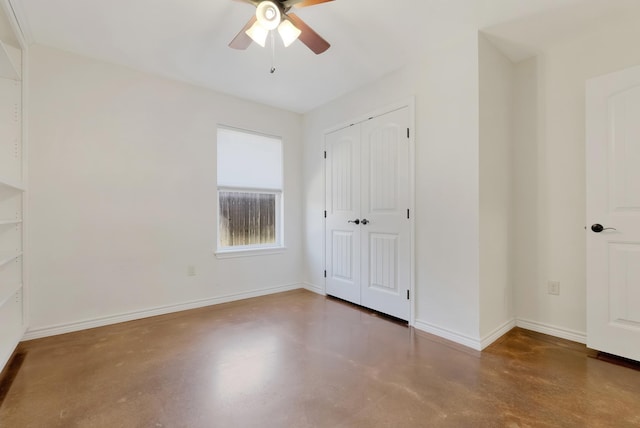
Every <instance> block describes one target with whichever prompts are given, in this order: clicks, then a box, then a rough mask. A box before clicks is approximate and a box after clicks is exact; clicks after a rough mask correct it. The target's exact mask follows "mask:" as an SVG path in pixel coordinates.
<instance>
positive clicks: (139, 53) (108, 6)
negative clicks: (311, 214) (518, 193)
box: [10, 0, 640, 113]
mask: <svg viewBox="0 0 640 428" xmlns="http://www.w3.org/2000/svg"><path fill="white" fill-rule="evenodd" d="M10 3H11V4H12V6H13V8H14V10H15V12H16V14H17V16H18V19H19V21H20V25H21V27H22V28H23V32H24V33H25V37H26V39H27V40H28V41H29V42H31V43H38V44H42V45H48V46H52V47H56V48H59V49H63V50H66V51H70V52H75V53H78V54H82V55H85V56H89V57H93V58H97V59H101V60H105V61H109V62H113V63H117V64H123V65H126V66H129V67H132V68H134V69H138V70H143V71H148V72H151V73H155V74H159V75H162V76H167V77H170V78H174V79H178V80H181V81H185V82H190V83H194V84H197V85H200V86H204V87H207V88H211V89H214V90H217V91H220V92H224V93H227V94H231V95H235V96H238V97H242V98H246V99H250V100H253V101H256V102H260V103H265V104H268V105H273V106H276V107H280V108H284V109H287V110H291V111H295V112H301V113H302V112H306V111H309V110H311V109H313V108H315V107H317V106H319V105H322V104H324V103H326V102H328V101H330V100H332V99H334V98H336V97H338V96H340V95H342V94H345V93H347V92H349V91H352V90H354V89H356V88H357V87H359V86H362V85H364V84H366V83H369V82H372V81H375V80H377V79H379V78H380V77H382V76H384V75H385V74H388V73H389V72H391V71H393V70H396V69H398V68H401V67H402V66H404V65H405V64H408V63H410V62H412V61H414V60H416V59H417V58H421V57H423V56H424V55H427V54H428V53H429V51H430V50H431V49H437V48H439V47H440V46H441V45H442V44H443V43H445V42H446V40H448V39H450V38H452V37H456V35H458V34H460V32H461V31H469V29H473V28H475V29H491V28H493V29H494V30H495V31H493V33H492V34H494V36H493V37H494V39H495V40H497V41H498V42H500V41H502V42H503V43H502V44H503V46H504V49H505V50H506V51H508V53H509V54H510V55H511V57H512V58H513V59H519V58H521V57H522V56H523V55H526V54H527V53H528V52H529V51H531V52H533V51H535V50H536V49H537V48H540V46H539V44H540V43H541V42H540V41H539V40H538V39H540V38H541V37H540V35H541V34H542V35H544V37H542V38H541V39H543V41H544V43H547V44H548V43H549V40H550V39H553V37H554V34H556V33H558V34H559V35H560V36H562V35H566V34H565V33H566V31H565V29H566V28H567V25H568V24H571V23H573V22H574V21H579V22H580V25H581V26H584V25H590V23H591V22H593V21H594V20H597V19H598V16H600V14H601V13H604V12H605V11H607V10H609V9H610V8H612V7H613V5H621V6H620V7H627V6H629V5H634V4H635V5H637V4H638V3H640V0H404V1H394V0H336V1H334V2H330V3H325V4H320V5H316V6H313V7H307V8H303V9H298V10H296V13H297V15H298V16H300V17H301V18H302V19H304V20H305V21H306V22H307V24H309V25H310V26H311V27H312V28H314V29H315V30H316V31H317V32H318V33H320V35H322V36H323V37H324V38H325V39H327V40H328V41H329V43H331V45H332V47H331V48H330V49H329V50H328V51H327V52H325V53H323V54H321V55H318V56H316V55H314V54H313V53H312V52H311V51H310V50H309V49H307V48H306V47H305V46H304V45H303V44H302V43H300V42H299V41H296V42H295V43H294V44H293V45H291V46H290V47H289V48H284V47H282V45H281V44H280V45H277V46H276V50H275V57H276V63H275V66H276V68H277V70H276V72H275V73H274V74H270V73H269V69H270V67H271V50H270V49H267V48H261V47H259V46H258V45H256V44H255V43H254V44H252V45H251V46H250V47H249V49H247V50H246V51H237V50H234V49H231V48H229V47H228V43H229V42H230V41H231V39H232V38H233V37H234V36H235V35H236V34H237V33H238V31H239V30H240V29H241V28H242V27H243V26H244V24H245V23H246V22H247V21H248V19H249V18H250V17H251V16H252V14H253V13H254V10H255V8H254V7H253V6H251V5H249V4H246V3H241V2H236V1H232V0H55V1H52V0H10ZM585 10H586V11H588V13H579V11H585ZM513 22H515V23H518V24H517V25H511V26H510V24H509V23H513ZM549 22H552V23H553V28H550V27H549V25H548V24H549ZM523 23H524V24H527V23H529V24H528V25H523ZM574 26H575V25H574ZM524 27H526V31H524V30H523V32H519V30H518V28H524ZM552 30H553V31H552ZM554 31H555V33H554ZM490 32H491V31H490ZM509 39H514V40H516V41H517V43H516V44H515V45H514V44H512V43H510V41H509ZM277 42H278V43H279V40H277ZM514 46H515V48H514ZM523 46H524V47H525V48H526V49H524V50H522V49H521V47H523ZM523 52H525V54H523Z"/></svg>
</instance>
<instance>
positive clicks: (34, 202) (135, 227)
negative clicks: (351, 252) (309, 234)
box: [29, 46, 303, 332]
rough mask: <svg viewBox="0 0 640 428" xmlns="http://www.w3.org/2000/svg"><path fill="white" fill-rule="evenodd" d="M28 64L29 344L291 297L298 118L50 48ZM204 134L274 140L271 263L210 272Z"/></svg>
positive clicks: (235, 262)
mask: <svg viewBox="0 0 640 428" xmlns="http://www.w3.org/2000/svg"><path fill="white" fill-rule="evenodd" d="M29 60H30V65H31V76H30V77H31V78H30V94H29V95H30V97H29V103H30V126H29V133H30V165H29V166H30V168H29V171H30V175H29V183H30V194H29V205H30V231H31V237H30V242H29V244H30V245H29V246H30V267H31V269H30V273H31V278H30V285H31V302H30V303H31V331H32V332H33V331H34V330H35V331H44V330H43V329H45V330H46V329H47V328H49V327H52V326H56V325H62V326H63V327H64V328H70V327H69V325H70V324H71V325H72V326H71V327H73V324H74V323H78V322H82V321H90V320H96V319H99V318H104V317H106V318H107V321H108V320H109V319H111V318H109V317H113V316H116V315H119V314H127V313H132V312H139V311H145V310H150V309H153V308H158V307H163V306H172V305H177V304H181V303H187V302H194V301H199V300H203V299H204V301H203V302H200V304H204V303H211V302H212V301H215V299H216V298H224V297H225V296H227V297H228V296H233V295H240V296H243V295H247V294H245V293H252V292H256V293H263V292H268V291H269V289H270V288H272V287H283V288H281V289H286V288H290V287H298V286H299V283H300V280H301V278H302V276H303V274H302V268H301V266H302V265H303V259H302V256H301V254H302V248H301V242H302V238H301V235H302V219H301V217H302V216H301V214H302V211H301V205H302V204H301V189H302V188H301V183H300V177H301V175H302V172H301V168H300V163H301V162H300V161H301V159H302V144H301V140H302V117H301V116H300V115H298V114H294V113H289V112H285V111H282V110H278V109H274V108H270V107H266V106H262V105H257V104H255V103H251V102H247V101H243V100H240V99H236V98H233V97H229V96H225V95H221V94H218V93H215V92H212V91H209V90H205V89H202V88H197V87H194V86H189V85H186V84H182V83H177V82H173V81H169V80H166V79H162V78H159V77H154V76H151V75H148V74H144V73H140V72H137V71H132V70H129V69H126V68H123V67H120V66H115V65H111V64H107V63H103V62H98V61H94V60H91V59H87V58H84V57H80V56H76V55H72V54H69V53H65V52H61V51H58V50H54V49H50V48H45V47H40V46H34V47H33V48H32V49H31V51H30V58H29ZM218 123H220V124H225V125H230V126H234V127H239V128H246V129H250V130H255V131H259V132H262V133H266V134H270V135H278V136H282V137H283V140H284V157H285V161H284V168H285V172H284V177H285V185H284V192H285V193H284V195H285V210H284V216H285V240H286V242H285V243H286V246H287V250H286V252H285V253H284V254H276V255H268V256H259V257H248V258H235V259H225V260H218V259H216V258H215V256H214V254H213V250H214V249H215V242H216V236H215V234H216V146H215V137H216V125H217V124H218ZM189 265H193V266H195V267H196V276H193V277H188V276H187V266H189ZM211 299H213V300H211ZM76 326H77V325H76ZM85 326H86V325H85ZM64 328H63V329H64ZM56 331H58V330H55V331H53V330H51V331H49V332H56Z"/></svg>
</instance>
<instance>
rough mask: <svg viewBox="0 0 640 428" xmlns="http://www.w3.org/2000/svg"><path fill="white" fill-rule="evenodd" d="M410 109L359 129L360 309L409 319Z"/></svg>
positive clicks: (370, 121) (381, 117) (369, 122)
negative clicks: (360, 171)
mask: <svg viewBox="0 0 640 428" xmlns="http://www.w3.org/2000/svg"><path fill="white" fill-rule="evenodd" d="M408 122H409V115H408V108H403V109H400V110H396V111H394V112H391V113H387V114H385V115H382V116H378V117H375V118H373V119H370V120H368V121H367V122H365V123H363V124H362V160H361V165H362V169H363V171H362V176H363V177H366V179H364V180H362V198H361V206H362V210H361V216H362V218H364V219H366V220H367V221H368V223H367V224H363V225H361V233H362V236H361V246H362V249H361V251H362V257H363V260H362V264H363V266H366V267H367V269H364V270H363V272H362V278H361V281H362V290H361V297H362V304H363V305H364V306H367V307H369V308H373V309H376V310H378V311H380V312H383V313H386V314H389V315H393V316H395V317H398V318H401V319H405V320H408V319H409V314H410V313H409V310H410V304H409V302H410V301H409V300H408V298H407V290H409V281H410V269H411V265H410V248H411V247H410V245H411V241H410V239H411V236H410V221H409V219H408V218H407V210H408V208H409V187H410V186H409V170H410V169H409V138H408V136H407V129H408V127H409V123H408Z"/></svg>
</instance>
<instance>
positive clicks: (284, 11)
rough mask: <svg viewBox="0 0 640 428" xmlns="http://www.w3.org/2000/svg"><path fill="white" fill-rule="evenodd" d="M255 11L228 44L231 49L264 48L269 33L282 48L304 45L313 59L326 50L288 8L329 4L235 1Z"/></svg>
mask: <svg viewBox="0 0 640 428" xmlns="http://www.w3.org/2000/svg"><path fill="white" fill-rule="evenodd" d="M236 1H241V2H243V3H250V4H252V5H254V6H255V7H256V13H255V15H254V16H253V17H252V18H251V19H250V20H249V22H247V24H246V25H245V26H244V28H243V29H242V30H240V32H239V33H238V34H237V35H236V37H234V39H233V40H232V41H231V43H229V46H230V47H232V48H234V49H241V50H243V49H247V48H248V47H249V45H250V44H251V42H252V41H254V42H256V43H258V44H259V45H260V46H262V47H264V45H265V43H266V40H267V36H268V35H269V32H270V31H271V30H275V29H277V30H278V33H279V34H280V37H281V38H282V41H283V43H284V45H285V46H289V45H290V44H291V43H293V42H294V41H295V40H296V39H298V38H299V39H300V41H301V42H302V43H304V44H305V45H307V47H308V48H309V49H311V50H312V51H313V52H314V53H315V54H316V55H319V54H321V53H322V52H324V51H326V50H327V49H329V47H330V46H331V45H330V44H329V42H327V41H326V40H325V39H323V38H322V37H320V35H319V34H318V33H316V32H315V31H313V29H311V27H309V26H308V25H307V24H305V22H304V21H303V20H302V19H300V18H299V17H298V16H297V15H296V14H294V13H289V10H291V8H301V7H307V6H313V5H316V4H320V3H326V2H330V1H333V0H236Z"/></svg>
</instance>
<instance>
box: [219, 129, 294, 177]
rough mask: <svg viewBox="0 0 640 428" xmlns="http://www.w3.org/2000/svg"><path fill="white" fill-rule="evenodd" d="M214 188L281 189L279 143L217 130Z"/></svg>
mask: <svg viewBox="0 0 640 428" xmlns="http://www.w3.org/2000/svg"><path fill="white" fill-rule="evenodd" d="M217 145H218V162H217V164H218V174H217V175H218V187H233V188H239V187H241V188H250V189H273V190H280V189H282V140H280V139H279V138H274V137H267V136H264V135H258V134H251V133H247V132H241V131H235V130H233V129H228V128H218V144H217Z"/></svg>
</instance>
